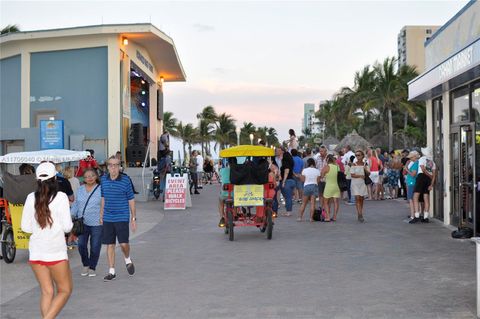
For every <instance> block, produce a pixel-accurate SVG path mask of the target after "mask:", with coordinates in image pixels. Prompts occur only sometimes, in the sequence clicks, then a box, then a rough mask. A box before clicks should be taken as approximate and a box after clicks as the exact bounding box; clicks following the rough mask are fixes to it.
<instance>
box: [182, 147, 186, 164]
mask: <svg viewBox="0 0 480 319" xmlns="http://www.w3.org/2000/svg"><path fill="white" fill-rule="evenodd" d="M182 144H183V163H184V164H185V165H186V164H187V163H186V162H185V161H186V160H187V150H186V148H185V146H186V145H187V143H185V142H183V143H182Z"/></svg>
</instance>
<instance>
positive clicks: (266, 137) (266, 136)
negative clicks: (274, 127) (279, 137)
mask: <svg viewBox="0 0 480 319" xmlns="http://www.w3.org/2000/svg"><path fill="white" fill-rule="evenodd" d="M268 135H270V134H268V131H267V132H265V139H266V141H265V146H267V147H268Z"/></svg>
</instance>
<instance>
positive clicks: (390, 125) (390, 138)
mask: <svg viewBox="0 0 480 319" xmlns="http://www.w3.org/2000/svg"><path fill="white" fill-rule="evenodd" d="M391 150H393V119H392V109H391V108H388V151H389V152H390V151H391Z"/></svg>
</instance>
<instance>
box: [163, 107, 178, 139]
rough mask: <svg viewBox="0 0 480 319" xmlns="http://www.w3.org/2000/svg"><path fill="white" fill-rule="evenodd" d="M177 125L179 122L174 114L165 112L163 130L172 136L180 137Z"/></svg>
mask: <svg viewBox="0 0 480 319" xmlns="http://www.w3.org/2000/svg"><path fill="white" fill-rule="evenodd" d="M177 123H178V120H177V119H176V118H175V117H173V113H172V112H163V129H164V130H166V131H168V132H169V133H170V135H172V136H178V132H177Z"/></svg>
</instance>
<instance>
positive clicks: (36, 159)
mask: <svg viewBox="0 0 480 319" xmlns="http://www.w3.org/2000/svg"><path fill="white" fill-rule="evenodd" d="M88 155H90V153H89V152H87V151H70V150H64V149H52V150H43V151H35V152H17V153H9V154H7V155H4V156H0V163H7V164H23V163H25V164H40V163H41V162H44V161H47V162H53V163H65V162H75V161H79V160H82V159H85V158H86V157H87V156H88Z"/></svg>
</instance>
